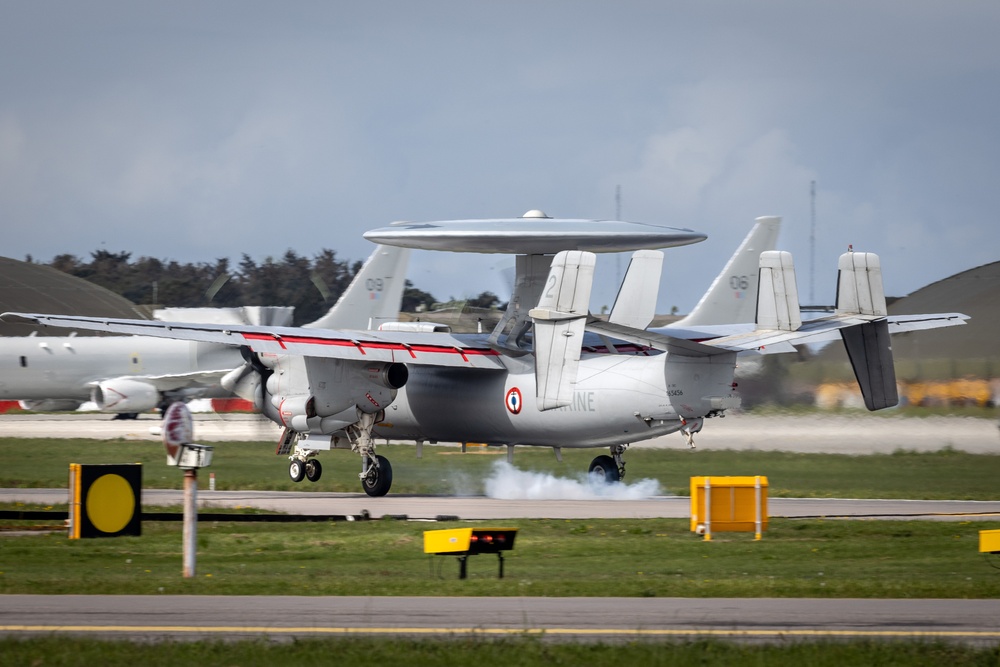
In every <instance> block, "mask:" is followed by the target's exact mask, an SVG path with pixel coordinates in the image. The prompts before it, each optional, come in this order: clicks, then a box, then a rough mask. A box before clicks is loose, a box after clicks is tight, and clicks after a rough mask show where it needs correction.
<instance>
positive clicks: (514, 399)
mask: <svg viewBox="0 0 1000 667" xmlns="http://www.w3.org/2000/svg"><path fill="white" fill-rule="evenodd" d="M506 402H507V409H508V410H510V413H511V414H513V415H516V414H517V413H519V412H520V411H521V390H520V389H518V388H517V387H511V388H510V389H509V390H508V391H507V399H506Z"/></svg>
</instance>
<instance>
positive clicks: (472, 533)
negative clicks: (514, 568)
mask: <svg viewBox="0 0 1000 667" xmlns="http://www.w3.org/2000/svg"><path fill="white" fill-rule="evenodd" d="M515 537H517V528H446V529H443V530H425V531H424V553H425V554H432V555H436V556H456V557H457V558H458V563H459V572H458V578H459V579H465V578H466V576H467V573H468V570H467V560H468V557H469V556H475V555H476V554H496V555H497V559H498V560H499V568H500V570H499V577H498V578H500V579H503V552H504V551H510V550H511V549H513V548H514V538H515Z"/></svg>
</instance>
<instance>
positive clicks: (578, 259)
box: [528, 250, 596, 410]
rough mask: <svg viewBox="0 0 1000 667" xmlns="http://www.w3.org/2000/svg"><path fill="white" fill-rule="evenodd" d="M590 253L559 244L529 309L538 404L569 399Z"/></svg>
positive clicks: (590, 275) (586, 303)
mask: <svg viewBox="0 0 1000 667" xmlns="http://www.w3.org/2000/svg"><path fill="white" fill-rule="evenodd" d="M595 264H596V257H595V255H594V253H591V252H582V251H579V250H564V251H562V252H560V253H558V254H557V255H556V256H555V257H553V258H552V266H551V268H550V269H549V276H548V278H547V279H546V281H545V287H544V288H542V296H541V298H540V299H539V301H538V307H537V308H533V309H531V310H530V311H529V312H528V314H529V315H530V317H531V319H532V323H533V330H534V335H533V338H534V345H535V397H536V399H537V401H538V409H539V410H551V409H553V408H559V407H563V406H565V405H570V404H571V403H572V402H573V389H574V387H575V386H576V373H577V370H578V368H579V365H580V349H581V347H582V346H583V333H584V329H585V328H586V325H587V315H588V314H589V307H590V288H591V286H592V285H593V282H594V266H595Z"/></svg>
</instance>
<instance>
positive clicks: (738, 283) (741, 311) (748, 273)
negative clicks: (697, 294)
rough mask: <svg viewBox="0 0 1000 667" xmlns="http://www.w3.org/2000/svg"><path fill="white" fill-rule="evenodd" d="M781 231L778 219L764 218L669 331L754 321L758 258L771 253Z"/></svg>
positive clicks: (760, 219) (758, 221)
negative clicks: (679, 328) (696, 300)
mask: <svg viewBox="0 0 1000 667" xmlns="http://www.w3.org/2000/svg"><path fill="white" fill-rule="evenodd" d="M780 231H781V218H780V217H777V216H764V217H760V218H757V219H756V220H755V221H754V226H753V228H752V229H751V230H750V233H749V234H747V236H746V238H744V239H743V242H742V243H740V246H739V247H738V248H737V249H736V252H735V254H733V256H732V257H730V258H729V261H728V262H727V263H726V266H725V267H724V268H723V269H722V273H720V274H719V275H718V276H716V278H715V280H714V281H712V285H711V286H710V287H709V288H708V291H707V292H705V294H704V295H703V296H702V297H701V300H700V301H698V305H697V306H695V307H694V310H692V311H691V313H690V314H689V315H688V316H687V317H685V318H684V319H682V320H680V321H678V322H675V323H674V324H672V325H670V326H672V327H687V326H701V325H709V324H743V323H749V322H753V321H754V312H755V310H754V309H755V308H756V307H757V273H758V271H757V269H758V266H759V262H760V254H761V253H762V252H765V251H767V250H774V249H775V247H776V246H777V244H778V233H779V232H780Z"/></svg>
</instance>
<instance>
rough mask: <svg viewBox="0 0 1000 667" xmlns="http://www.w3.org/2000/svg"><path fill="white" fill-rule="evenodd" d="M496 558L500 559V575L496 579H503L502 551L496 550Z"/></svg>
mask: <svg viewBox="0 0 1000 667" xmlns="http://www.w3.org/2000/svg"><path fill="white" fill-rule="evenodd" d="M497 558H499V559H500V576H499V577H497V578H498V579H503V553H501V552H499V551H498V552H497Z"/></svg>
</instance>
